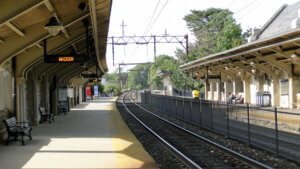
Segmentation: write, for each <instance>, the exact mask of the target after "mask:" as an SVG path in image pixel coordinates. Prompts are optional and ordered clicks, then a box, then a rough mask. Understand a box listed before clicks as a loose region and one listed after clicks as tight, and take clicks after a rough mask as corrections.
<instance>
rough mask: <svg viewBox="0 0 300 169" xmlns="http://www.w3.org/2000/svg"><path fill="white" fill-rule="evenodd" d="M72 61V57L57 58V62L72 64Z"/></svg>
mask: <svg viewBox="0 0 300 169" xmlns="http://www.w3.org/2000/svg"><path fill="white" fill-rule="evenodd" d="M74 60H75V59H74V57H72V56H65V57H58V61H59V62H74Z"/></svg>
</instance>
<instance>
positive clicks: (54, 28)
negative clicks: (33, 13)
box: [45, 16, 64, 36]
mask: <svg viewBox="0 0 300 169" xmlns="http://www.w3.org/2000/svg"><path fill="white" fill-rule="evenodd" d="M63 28H64V26H63V24H62V23H60V22H58V20H57V19H56V18H55V17H54V16H52V17H51V18H50V20H49V22H48V23H47V24H46V25H45V29H47V30H48V32H49V33H50V34H51V35H52V36H56V35H57V34H58V33H59V31H60V30H62V29H63Z"/></svg>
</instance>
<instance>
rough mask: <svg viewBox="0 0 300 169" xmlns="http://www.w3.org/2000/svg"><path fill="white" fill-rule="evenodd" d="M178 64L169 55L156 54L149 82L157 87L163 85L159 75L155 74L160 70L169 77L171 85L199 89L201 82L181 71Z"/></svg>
mask: <svg viewBox="0 0 300 169" xmlns="http://www.w3.org/2000/svg"><path fill="white" fill-rule="evenodd" d="M179 65H180V62H179V61H178V60H177V59H175V58H173V57H171V56H167V55H160V56H158V57H157V58H156V60H155V63H154V64H152V66H151V78H150V82H151V84H152V85H155V86H157V87H158V88H162V87H163V86H162V84H163V83H162V79H161V77H159V76H157V72H158V71H160V72H163V73H165V74H166V75H168V76H170V77H171V82H172V85H173V86H174V87H175V88H177V89H180V90H185V89H190V90H193V89H197V90H200V89H201V87H202V84H201V82H200V81H196V80H194V79H193V78H192V77H191V75H188V74H185V73H183V72H182V71H181V70H180V69H179Z"/></svg>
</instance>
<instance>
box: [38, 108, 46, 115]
mask: <svg viewBox="0 0 300 169" xmlns="http://www.w3.org/2000/svg"><path fill="white" fill-rule="evenodd" d="M39 112H40V114H42V115H45V114H47V112H46V110H45V107H40V108H39Z"/></svg>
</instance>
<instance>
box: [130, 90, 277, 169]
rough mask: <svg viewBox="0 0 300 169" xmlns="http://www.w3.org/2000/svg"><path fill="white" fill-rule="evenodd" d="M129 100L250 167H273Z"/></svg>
mask: <svg viewBox="0 0 300 169" xmlns="http://www.w3.org/2000/svg"><path fill="white" fill-rule="evenodd" d="M130 100H131V101H132V103H134V104H135V105H136V106H138V107H139V108H141V109H143V110H144V111H146V112H148V113H149V114H151V115H153V116H155V117H157V118H159V119H160V120H162V121H164V122H166V123H168V124H170V125H172V126H174V127H176V128H179V129H180V130H182V131H185V132H187V133H189V134H191V135H193V136H195V137H197V138H199V139H201V140H203V141H205V142H206V143H208V144H210V145H212V146H214V147H217V148H219V149H220V150H221V151H223V152H225V153H227V154H229V155H231V156H234V157H235V158H236V159H239V160H241V161H243V162H244V163H246V164H248V165H250V166H252V167H255V168H263V169H273V168H272V167H270V166H267V165H265V164H263V163H261V162H259V161H256V160H254V159H252V158H250V157H247V156H245V155H243V154H241V153H238V152H236V151H234V150H231V149H229V148H227V147H225V146H222V145H220V144H218V143H216V142H214V141H212V140H209V139H207V138H205V137H203V136H200V135H199V134H196V133H194V132H192V131H189V130H187V129H185V128H183V127H181V126H179V125H177V124H175V123H173V122H170V121H168V120H166V119H164V118H162V117H160V116H158V115H156V114H154V113H152V112H151V111H149V110H147V109H145V108H144V107H142V106H141V105H138V104H137V103H136V102H135V101H133V99H132V97H131V96H130Z"/></svg>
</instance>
